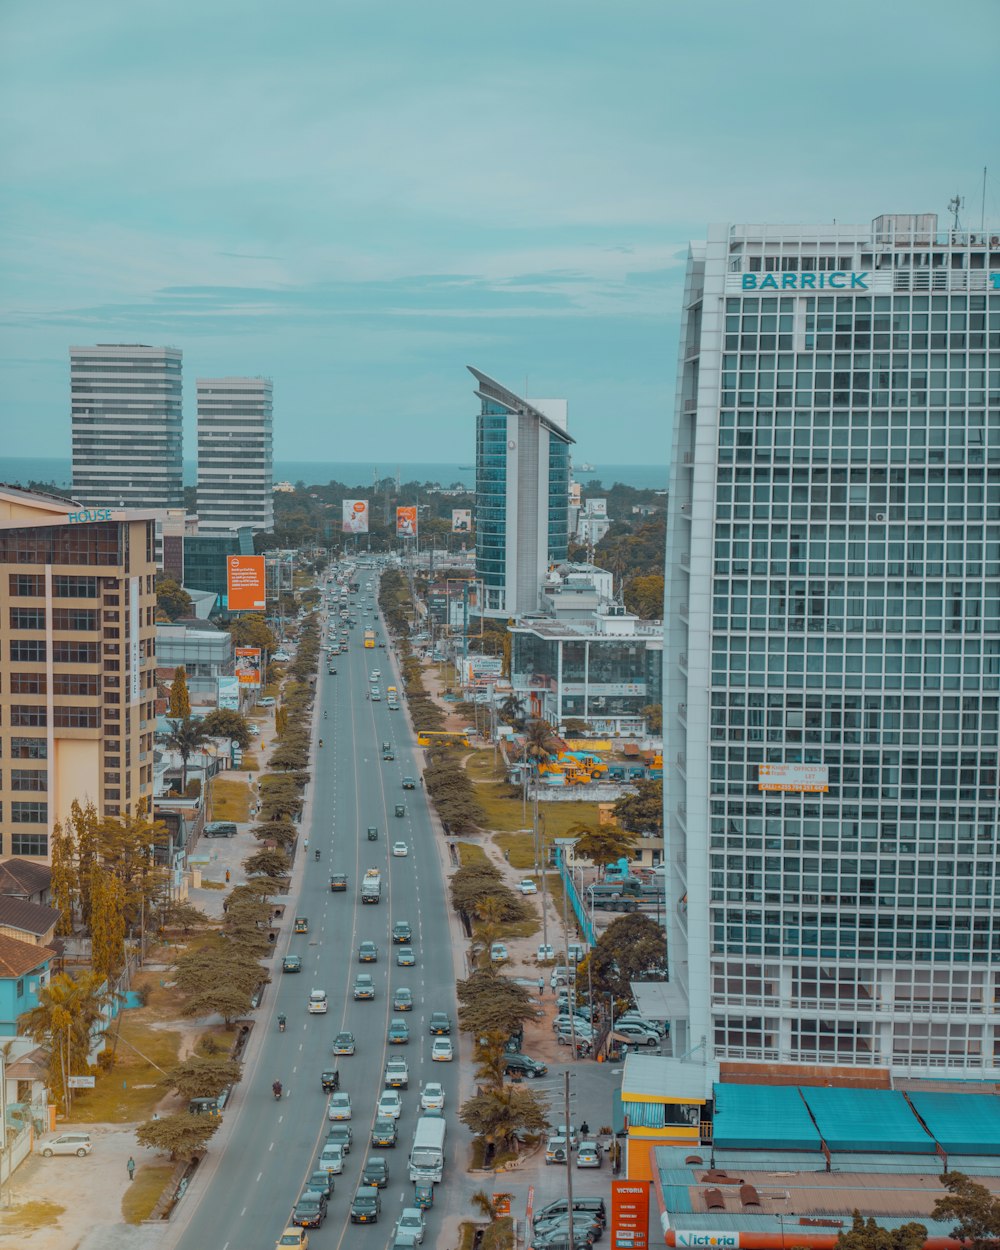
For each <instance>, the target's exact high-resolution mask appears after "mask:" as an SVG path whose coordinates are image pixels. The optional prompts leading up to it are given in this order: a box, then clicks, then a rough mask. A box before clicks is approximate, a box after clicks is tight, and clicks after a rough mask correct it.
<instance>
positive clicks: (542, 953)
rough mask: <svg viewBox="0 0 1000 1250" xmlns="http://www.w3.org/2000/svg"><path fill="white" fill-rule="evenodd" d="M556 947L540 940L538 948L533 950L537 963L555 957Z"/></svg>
mask: <svg viewBox="0 0 1000 1250" xmlns="http://www.w3.org/2000/svg"><path fill="white" fill-rule="evenodd" d="M555 957H556V948H555V947H554V946H553V945H552V943H551V942H540V943H539V945H538V949H537V950H536V951H535V958H536V959H537V960H538V962H539V963H544V962H545V960H547V959H555Z"/></svg>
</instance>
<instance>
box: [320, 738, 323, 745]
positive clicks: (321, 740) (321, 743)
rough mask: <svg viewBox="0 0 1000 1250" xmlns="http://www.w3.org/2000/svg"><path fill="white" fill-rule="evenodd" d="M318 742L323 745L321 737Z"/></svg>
mask: <svg viewBox="0 0 1000 1250" xmlns="http://www.w3.org/2000/svg"><path fill="white" fill-rule="evenodd" d="M319 744H320V746H322V745H323V739H322V738H320V740H319Z"/></svg>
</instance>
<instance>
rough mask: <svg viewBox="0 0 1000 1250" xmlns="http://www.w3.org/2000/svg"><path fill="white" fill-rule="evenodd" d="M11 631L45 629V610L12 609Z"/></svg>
mask: <svg viewBox="0 0 1000 1250" xmlns="http://www.w3.org/2000/svg"><path fill="white" fill-rule="evenodd" d="M10 627H11V629H44V628H45V609H44V608H11V610H10Z"/></svg>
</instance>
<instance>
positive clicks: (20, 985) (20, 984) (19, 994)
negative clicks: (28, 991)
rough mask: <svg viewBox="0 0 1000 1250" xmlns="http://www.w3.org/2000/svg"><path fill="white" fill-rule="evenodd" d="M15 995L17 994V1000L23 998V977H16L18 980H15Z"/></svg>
mask: <svg viewBox="0 0 1000 1250" xmlns="http://www.w3.org/2000/svg"><path fill="white" fill-rule="evenodd" d="M16 993H17V997H18V998H23V997H24V977H18V978H17V990H16Z"/></svg>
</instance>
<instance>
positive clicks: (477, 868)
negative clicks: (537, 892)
mask: <svg viewBox="0 0 1000 1250" xmlns="http://www.w3.org/2000/svg"><path fill="white" fill-rule="evenodd" d="M450 888H451V901H452V906H453V907H454V908H455V910H456V911H460V912H464V913H465V914H466V915H467V916H473V915H476V914H477V912H478V909H479V908H480V907H481V906H482V905H483V904H484V903H485V902H486V901H487V900H488V899H489V900H491V906H493V907H495V908H496V919H495V921H494V923H497V924H499V923H501V922H503V921H509V920H525V919H527V918H528V917H529V916H530V915H531V908H530V907H529V906H528V904H527V903H526V902H525V901H524V899H523V898H521V897H520V895H518V894H515V893H514V891H513V890H512V889H511V888H510V887H509V886H507V885H504V883H503V880H502V879H501V876H500V873H499V872H498V870H497V869H496V868H495V867H494V866H493V865H492V864H490V863H477V864H466V865H465V866H464V867H462V868H459V869H458V871H457V872H456V873H454V875H453V876H452V879H451V886H450Z"/></svg>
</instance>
